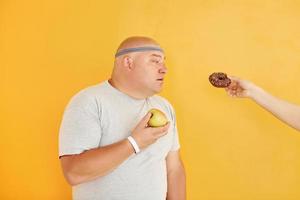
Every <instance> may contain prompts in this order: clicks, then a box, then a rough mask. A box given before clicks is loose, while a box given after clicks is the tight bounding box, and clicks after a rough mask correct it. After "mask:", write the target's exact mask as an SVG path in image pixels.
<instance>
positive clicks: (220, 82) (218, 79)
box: [209, 72, 231, 88]
mask: <svg viewBox="0 0 300 200" xmlns="http://www.w3.org/2000/svg"><path fill="white" fill-rule="evenodd" d="M209 82H210V83H211V84H212V85H213V86H215V87H218V88H225V87H228V86H229V85H230V83H231V80H230V79H229V78H228V77H227V74H225V73H222V72H215V73H212V74H211V75H210V76H209Z"/></svg>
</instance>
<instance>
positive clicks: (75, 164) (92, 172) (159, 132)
mask: <svg viewBox="0 0 300 200" xmlns="http://www.w3.org/2000/svg"><path fill="white" fill-rule="evenodd" d="M150 117H151V113H148V114H147V115H146V116H145V117H144V118H143V119H142V120H141V121H140V123H139V124H138V125H137V126H136V127H135V129H134V130H133V131H132V135H131V136H132V137H133V138H134V140H135V141H136V143H137V144H138V146H139V148H140V149H144V148H146V147H147V146H149V145H151V144H152V143H154V142H155V141H156V140H157V139H158V138H160V137H162V136H164V135H165V134H166V133H167V130H168V128H169V123H168V124H167V125H165V126H163V127H159V128H151V127H147V123H148V121H149V119H150ZM133 153H134V148H133V147H132V145H131V144H130V142H129V141H128V140H127V139H124V140H122V141H119V142H117V143H114V144H111V145H107V146H104V147H99V148H95V149H91V150H87V151H84V152H83V153H81V154H77V155H66V156H62V157H61V158H60V160H61V166H62V169H63V172H64V175H65V177H66V179H67V181H68V183H69V184H71V185H77V184H80V183H83V182H87V181H90V180H93V179H95V178H98V177H100V176H103V175H106V174H107V173H109V172H110V171H111V170H113V169H115V168H116V167H118V166H119V165H120V164H121V163H122V162H123V161H125V160H126V159H127V158H128V157H129V156H130V155H132V154H133Z"/></svg>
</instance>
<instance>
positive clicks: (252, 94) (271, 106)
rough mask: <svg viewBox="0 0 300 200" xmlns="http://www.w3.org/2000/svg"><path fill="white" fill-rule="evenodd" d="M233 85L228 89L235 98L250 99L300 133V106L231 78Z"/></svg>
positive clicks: (249, 83)
mask: <svg viewBox="0 0 300 200" xmlns="http://www.w3.org/2000/svg"><path fill="white" fill-rule="evenodd" d="M230 78H231V79H232V81H233V83H232V84H231V85H230V86H229V87H228V88H227V89H226V91H227V92H228V94H229V95H230V96H233V97H249V98H251V99H252V100H254V101H255V102H256V103H257V104H259V105H260V106H262V107H263V108H264V109H266V110H267V111H269V112H271V113H272V114H273V115H274V116H275V117H277V118H278V119H280V120H282V121H283V122H285V123H287V124H288V125H290V126H291V127H293V128H295V129H297V130H298V131H300V106H297V105H295V104H292V103H289V102H287V101H284V100H282V99H279V98H276V97H274V96H272V95H271V94H269V93H268V92H266V91H264V90H263V89H262V88H260V87H258V86H256V85H255V84H253V83H251V82H249V81H246V80H241V79H238V78H236V77H230Z"/></svg>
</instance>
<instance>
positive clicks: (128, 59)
mask: <svg viewBox="0 0 300 200" xmlns="http://www.w3.org/2000/svg"><path fill="white" fill-rule="evenodd" d="M123 66H124V67H125V68H126V69H127V70H132V69H133V59H132V58H131V57H130V56H125V57H124V58H123Z"/></svg>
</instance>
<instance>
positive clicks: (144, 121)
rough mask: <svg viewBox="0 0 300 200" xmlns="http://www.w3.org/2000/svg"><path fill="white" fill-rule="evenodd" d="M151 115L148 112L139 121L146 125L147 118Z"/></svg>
mask: <svg viewBox="0 0 300 200" xmlns="http://www.w3.org/2000/svg"><path fill="white" fill-rule="evenodd" d="M151 116H152V113H150V112H148V113H147V114H146V115H145V116H144V117H143V118H142V120H141V122H140V123H141V124H143V125H147V124H148V121H149V119H150V118H151Z"/></svg>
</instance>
